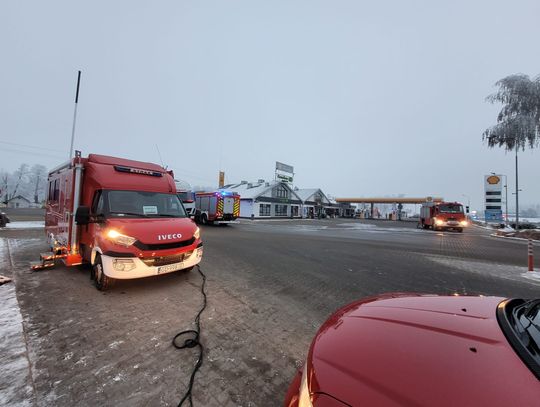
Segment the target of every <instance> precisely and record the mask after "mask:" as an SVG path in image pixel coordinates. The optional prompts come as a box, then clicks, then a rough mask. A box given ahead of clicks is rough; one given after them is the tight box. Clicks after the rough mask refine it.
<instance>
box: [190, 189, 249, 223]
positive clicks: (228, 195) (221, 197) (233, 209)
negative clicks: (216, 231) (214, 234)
mask: <svg viewBox="0 0 540 407" xmlns="http://www.w3.org/2000/svg"><path fill="white" fill-rule="evenodd" d="M239 216H240V195H238V193H237V192H230V191H223V190H220V191H215V192H197V193H196V194H195V221H196V222H197V223H201V224H203V225H205V224H227V223H231V222H234V221H235V220H236V219H237V218H238V217H239Z"/></svg>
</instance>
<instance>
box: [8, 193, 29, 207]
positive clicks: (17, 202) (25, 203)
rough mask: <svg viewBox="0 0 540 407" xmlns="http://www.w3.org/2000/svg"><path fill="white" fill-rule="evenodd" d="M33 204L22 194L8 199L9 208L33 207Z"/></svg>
mask: <svg viewBox="0 0 540 407" xmlns="http://www.w3.org/2000/svg"><path fill="white" fill-rule="evenodd" d="M32 206H33V204H32V202H30V201H29V200H28V199H26V198H25V197H24V196H21V195H17V196H15V197H13V198H11V199H9V200H8V201H7V207H8V208H31V207H32Z"/></svg>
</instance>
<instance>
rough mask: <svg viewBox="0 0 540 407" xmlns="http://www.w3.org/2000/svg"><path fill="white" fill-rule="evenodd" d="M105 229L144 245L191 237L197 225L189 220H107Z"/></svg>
mask: <svg viewBox="0 0 540 407" xmlns="http://www.w3.org/2000/svg"><path fill="white" fill-rule="evenodd" d="M107 227H108V228H111V229H115V230H117V231H118V232H120V233H122V234H124V235H127V236H131V237H134V238H136V239H138V240H139V241H141V242H143V243H146V244H157V243H173V242H179V241H183V240H189V239H191V238H192V237H193V233H194V232H195V229H197V225H195V222H193V221H192V220H191V219H189V218H147V219H137V218H129V219H116V218H115V219H109V220H107Z"/></svg>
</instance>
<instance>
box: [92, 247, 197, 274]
mask: <svg viewBox="0 0 540 407" xmlns="http://www.w3.org/2000/svg"><path fill="white" fill-rule="evenodd" d="M202 254H203V246H200V247H198V248H196V249H195V250H193V252H192V253H191V255H190V256H189V257H185V258H184V260H183V261H181V262H179V263H172V264H167V265H163V266H147V265H146V264H145V263H144V262H143V261H142V260H141V259H139V258H138V257H112V256H107V255H101V262H102V264H103V272H104V273H105V275H106V276H107V277H111V278H115V279H119V280H128V279H133V278H143V277H150V276H157V275H161V274H167V273H172V272H174V271H178V270H183V269H187V268H191V267H193V266H195V265H197V264H199V263H200V262H201V259H202ZM122 268H123V270H122Z"/></svg>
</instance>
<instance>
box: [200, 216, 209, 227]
mask: <svg viewBox="0 0 540 407" xmlns="http://www.w3.org/2000/svg"><path fill="white" fill-rule="evenodd" d="M201 225H208V217H207V216H206V213H203V214H202V215H201Z"/></svg>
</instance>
